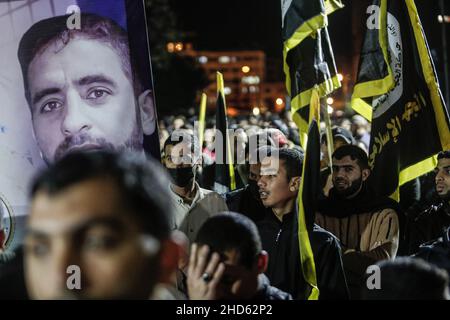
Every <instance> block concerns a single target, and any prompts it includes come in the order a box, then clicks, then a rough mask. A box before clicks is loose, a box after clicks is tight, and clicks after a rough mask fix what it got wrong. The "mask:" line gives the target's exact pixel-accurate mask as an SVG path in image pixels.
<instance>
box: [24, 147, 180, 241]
mask: <svg viewBox="0 0 450 320" xmlns="http://www.w3.org/2000/svg"><path fill="white" fill-rule="evenodd" d="M103 177H105V178H111V179H112V181H114V183H116V185H117V187H118V191H119V194H120V195H121V199H120V200H121V201H123V203H124V206H125V207H126V208H129V209H130V212H132V213H133V214H135V215H136V217H137V218H138V219H139V221H140V222H141V223H142V226H143V229H144V232H146V233H148V234H150V235H152V236H155V237H156V238H157V239H159V240H161V239H165V238H167V237H168V236H169V233H170V227H169V223H170V219H171V218H172V214H173V209H172V207H171V206H170V204H167V199H169V194H168V190H167V185H168V184H169V182H168V181H169V180H168V178H167V176H166V173H165V171H164V170H163V169H162V168H161V165H160V164H159V163H157V162H156V161H154V160H144V159H141V158H140V157H139V156H138V155H135V154H128V153H123V154H120V155H119V154H115V153H110V152H106V151H99V152H91V153H72V154H69V155H68V156H66V157H64V158H63V159H62V160H60V161H59V162H57V163H55V164H54V165H53V166H50V167H49V168H48V169H46V170H44V171H43V172H41V173H40V174H39V175H38V176H37V177H36V179H35V180H34V182H33V184H32V187H31V197H32V198H34V197H35V196H36V194H37V193H38V192H40V191H43V192H46V193H47V194H48V195H50V196H53V195H57V194H59V193H61V192H63V191H64V190H66V189H67V188H69V187H71V186H74V185H76V184H79V183H81V182H85V181H88V180H91V179H96V178H103Z"/></svg>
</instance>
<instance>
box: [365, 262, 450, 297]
mask: <svg viewBox="0 0 450 320" xmlns="http://www.w3.org/2000/svg"><path fill="white" fill-rule="evenodd" d="M378 266H379V268H380V286H379V288H378V289H377V288H374V289H372V290H369V289H368V288H367V287H366V288H365V289H364V290H363V294H362V296H363V299H365V300H449V299H450V295H449V290H448V283H449V278H448V275H447V274H446V272H445V271H444V270H442V269H439V268H437V267H435V266H433V265H431V264H429V263H427V262H425V261H423V260H421V259H413V258H407V257H404V258H403V257H402V258H397V259H395V260H393V261H383V262H381V263H379V264H378Z"/></svg>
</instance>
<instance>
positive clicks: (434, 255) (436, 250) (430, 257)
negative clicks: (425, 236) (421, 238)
mask: <svg viewBox="0 0 450 320" xmlns="http://www.w3.org/2000/svg"><path fill="white" fill-rule="evenodd" d="M414 257H417V258H422V259H423V260H425V261H427V262H429V263H432V264H433V265H435V266H437V267H439V268H442V269H444V270H446V271H447V274H448V275H449V276H450V227H448V228H447V230H445V232H444V233H443V234H442V236H441V237H440V238H438V239H436V240H434V241H431V242H429V243H427V244H423V245H422V246H420V248H419V252H418V253H417V254H415V255H414Z"/></svg>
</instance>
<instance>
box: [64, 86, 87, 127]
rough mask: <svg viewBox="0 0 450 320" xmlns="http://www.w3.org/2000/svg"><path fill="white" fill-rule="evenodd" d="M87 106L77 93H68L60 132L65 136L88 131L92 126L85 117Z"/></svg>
mask: <svg viewBox="0 0 450 320" xmlns="http://www.w3.org/2000/svg"><path fill="white" fill-rule="evenodd" d="M87 108H88V106H86V104H85V103H84V102H83V99H82V98H81V97H80V96H79V94H78V92H69V93H68V94H67V98H66V105H65V115H64V119H63V121H62V123H61V131H62V133H63V134H64V135H65V136H71V135H75V134H77V133H79V132H82V131H87V130H89V129H90V128H91V127H92V126H91V124H90V121H89V117H88V116H87V112H88V110H87Z"/></svg>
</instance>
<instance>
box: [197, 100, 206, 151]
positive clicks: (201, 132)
mask: <svg viewBox="0 0 450 320" xmlns="http://www.w3.org/2000/svg"><path fill="white" fill-rule="evenodd" d="M207 99H208V97H207V95H206V94H205V93H202V98H201V102H200V113H199V116H198V137H199V139H198V140H199V143H200V148H203V140H204V139H205V120H206V103H207Z"/></svg>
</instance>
